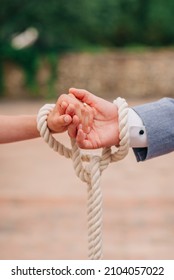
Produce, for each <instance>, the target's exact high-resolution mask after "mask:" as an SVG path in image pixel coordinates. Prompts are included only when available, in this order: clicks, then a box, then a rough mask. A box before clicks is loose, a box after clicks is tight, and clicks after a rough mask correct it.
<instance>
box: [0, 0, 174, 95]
mask: <svg viewBox="0 0 174 280" xmlns="http://www.w3.org/2000/svg"><path fill="white" fill-rule="evenodd" d="M173 14H174V1H173V0H165V1H164V0H151V1H150V0H107V1H106V0H93V1H89V0H82V1H81V0H69V1H68V0H49V1H45V0H37V1H35V0H30V1H28V0H0V72H1V73H2V63H3V61H4V60H12V61H15V62H16V63H18V64H20V65H21V66H22V67H23V68H24V70H25V73H26V83H27V85H29V86H33V87H35V74H36V71H37V65H38V59H39V57H40V56H42V55H44V56H45V55H46V54H48V55H49V54H51V57H52V58H51V60H50V63H52V69H53V78H54V77H55V59H56V55H57V54H61V53H63V52H66V51H70V50H81V49H83V50H84V49H85V48H87V49H89V48H91V47H94V48H96V47H100V46H102V47H126V46H128V45H146V46H148V45H150V46H156V47H157V46H168V45H173V43H174V24H173ZM31 26H32V27H35V28H36V29H37V30H38V32H39V38H38V40H37V41H36V42H35V44H34V45H33V46H32V47H28V48H26V49H23V50H15V49H13V48H12V46H11V39H12V36H14V34H18V33H20V32H22V31H24V30H26V29H27V28H28V27H31ZM49 57H50V55H49ZM53 57H54V59H53ZM51 83H52V81H50V84H51ZM0 87H1V91H0V92H2V89H3V79H2V75H1V79H0Z"/></svg>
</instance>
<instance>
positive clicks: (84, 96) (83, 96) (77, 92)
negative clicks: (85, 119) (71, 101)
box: [69, 88, 97, 105]
mask: <svg viewBox="0 0 174 280" xmlns="http://www.w3.org/2000/svg"><path fill="white" fill-rule="evenodd" d="M69 94H73V95H74V96H75V97H77V98H78V99H79V100H81V101H82V102H85V103H87V104H88V105H92V104H94V103H95V102H96V98H97V97H96V96H95V95H93V94H92V93H90V92H89V91H87V90H85V89H77V88H70V89H69Z"/></svg>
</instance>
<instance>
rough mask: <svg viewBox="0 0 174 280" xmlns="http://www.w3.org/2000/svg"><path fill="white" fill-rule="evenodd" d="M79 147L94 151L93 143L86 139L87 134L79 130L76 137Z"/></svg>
mask: <svg viewBox="0 0 174 280" xmlns="http://www.w3.org/2000/svg"><path fill="white" fill-rule="evenodd" d="M76 142H77V145H78V146H79V147H80V148H81V149H92V148H93V147H92V143H91V142H90V141H89V140H88V139H86V133H84V132H83V130H82V129H78V132H77V136H76Z"/></svg>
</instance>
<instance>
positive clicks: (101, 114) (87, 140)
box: [69, 88, 119, 149]
mask: <svg viewBox="0 0 174 280" xmlns="http://www.w3.org/2000/svg"><path fill="white" fill-rule="evenodd" d="M69 94H71V95H73V96H74V97H75V98H77V99H79V100H80V101H81V102H85V103H86V104H87V105H89V106H90V107H91V108H92V110H93V116H92V118H93V121H91V122H90V125H89V126H90V129H88V132H85V131H84V129H83V127H81V126H79V128H78V130H77V133H76V131H75V128H74V130H73V129H72V130H71V131H70V132H69V135H70V136H71V137H76V142H77V144H78V146H79V147H80V148H82V149H98V148H102V147H110V146H113V145H115V146H118V145H119V129H118V110H117V107H116V105H115V104H113V103H111V102H109V101H106V100H104V99H102V98H100V97H97V96H95V95H93V94H92V93H90V92H88V91H86V90H84V89H76V88H70V89H69ZM72 126H73V125H72Z"/></svg>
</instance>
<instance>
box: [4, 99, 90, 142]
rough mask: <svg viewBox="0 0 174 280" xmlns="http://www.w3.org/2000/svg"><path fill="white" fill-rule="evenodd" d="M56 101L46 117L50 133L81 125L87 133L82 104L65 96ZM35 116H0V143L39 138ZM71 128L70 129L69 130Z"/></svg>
mask: <svg viewBox="0 0 174 280" xmlns="http://www.w3.org/2000/svg"><path fill="white" fill-rule="evenodd" d="M63 96H64V95H62V96H60V98H59V99H58V101H57V103H56V106H55V108H54V109H53V111H52V112H50V114H49V115H48V119H47V124H48V128H49V129H50V131H51V132H52V133H61V132H64V131H66V130H67V128H68V126H69V130H70V133H71V129H72V128H73V130H74V127H77V126H78V125H79V123H81V124H82V127H83V130H84V131H85V132H86V131H88V119H89V118H90V117H89V113H88V110H87V109H86V108H84V106H83V104H82V103H81V102H80V101H78V100H76V99H75V98H72V97H71V96H68V95H67V98H66V101H64V100H63ZM36 119H37V116H36V115H19V116H5V115H0V143H1V144H2V143H11V142H16V141H22V140H28V139H33V138H37V137H40V134H39V132H38V130H37V122H36ZM71 127H72V128H71Z"/></svg>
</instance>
